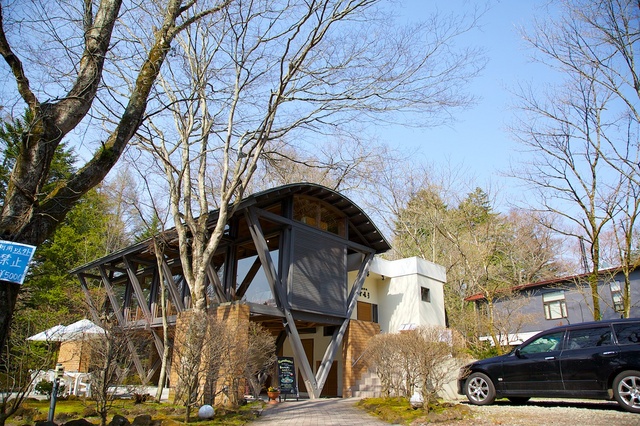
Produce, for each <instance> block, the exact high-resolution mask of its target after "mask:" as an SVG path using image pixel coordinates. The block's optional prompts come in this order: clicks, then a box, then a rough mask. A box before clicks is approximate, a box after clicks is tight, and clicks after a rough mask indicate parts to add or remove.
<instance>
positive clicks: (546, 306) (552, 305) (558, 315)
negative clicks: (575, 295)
mask: <svg viewBox="0 0 640 426" xmlns="http://www.w3.org/2000/svg"><path fill="white" fill-rule="evenodd" d="M542 309H543V311H544V318H545V319H546V320H548V321H553V320H559V319H563V318H568V317H569V312H568V310H567V299H566V297H565V292H564V290H560V291H553V292H549V293H543V294H542Z"/></svg>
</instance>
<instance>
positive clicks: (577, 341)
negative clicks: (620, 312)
mask: <svg viewBox="0 0 640 426" xmlns="http://www.w3.org/2000/svg"><path fill="white" fill-rule="evenodd" d="M610 344H612V339H611V327H608V326H607V327H596V328H585V329H583V330H571V331H570V332H569V339H568V341H567V349H585V348H595V347H598V346H606V345H610Z"/></svg>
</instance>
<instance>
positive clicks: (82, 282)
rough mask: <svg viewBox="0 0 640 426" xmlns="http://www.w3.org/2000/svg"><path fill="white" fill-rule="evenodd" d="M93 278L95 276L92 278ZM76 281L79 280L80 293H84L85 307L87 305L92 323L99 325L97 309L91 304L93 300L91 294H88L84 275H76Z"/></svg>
mask: <svg viewBox="0 0 640 426" xmlns="http://www.w3.org/2000/svg"><path fill="white" fill-rule="evenodd" d="M92 277H95V276H92ZM78 279H80V287H81V288H82V292H83V293H84V298H85V300H86V301H87V305H89V312H90V313H91V318H93V322H94V323H96V324H98V325H100V324H101V323H102V322H101V321H100V314H99V313H98V308H96V305H95V303H93V299H92V298H91V293H90V292H89V286H88V285H87V281H86V279H85V274H82V273H80V274H78Z"/></svg>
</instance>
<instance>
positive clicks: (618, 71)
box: [514, 0, 640, 319]
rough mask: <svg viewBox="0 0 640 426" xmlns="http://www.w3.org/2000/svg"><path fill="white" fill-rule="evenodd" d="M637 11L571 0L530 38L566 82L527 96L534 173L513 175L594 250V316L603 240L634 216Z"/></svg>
mask: <svg viewBox="0 0 640 426" xmlns="http://www.w3.org/2000/svg"><path fill="white" fill-rule="evenodd" d="M638 13H639V9H638V5H637V3H636V2H632V1H627V0H605V1H600V2H588V1H582V0H567V1H565V2H563V3H562V4H561V14H560V15H559V18H558V19H548V20H546V21H544V22H541V23H538V25H537V26H536V29H535V31H534V32H533V33H532V34H530V35H527V36H526V39H527V41H528V42H529V44H530V45H531V46H532V47H533V48H534V49H535V51H536V53H537V54H538V59H540V60H541V61H542V62H544V63H546V64H548V65H549V66H550V67H553V68H556V69H558V70H559V71H561V72H562V75H563V76H564V78H565V82H564V85H563V86H562V87H553V88H551V89H550V90H549V92H548V94H547V95H546V96H540V95H538V94H536V93H534V92H533V91H532V90H530V89H528V90H522V91H521V92H520V95H519V105H518V107H519V108H520V110H521V111H522V115H521V116H520V119H519V121H518V123H517V124H516V125H515V126H514V130H515V134H516V135H517V138H518V140H519V141H520V142H522V143H523V144H524V146H525V147H527V148H528V149H529V150H530V152H531V153H532V154H533V155H532V156H531V157H532V160H531V161H529V162H528V163H527V166H528V167H527V170H526V171H525V172H524V173H522V172H521V171H518V172H517V173H515V172H514V174H515V175H516V176H517V177H519V178H522V179H523V180H524V181H525V182H527V183H529V184H531V187H532V188H534V189H535V191H536V193H537V195H538V201H539V202H540V204H541V206H542V209H544V210H545V211H548V212H552V213H554V214H556V215H558V216H560V217H562V218H564V219H565V220H566V222H567V223H569V224H571V225H570V226H566V225H565V227H563V228H562V229H560V228H555V229H556V230H557V231H559V232H562V233H564V234H565V235H568V236H573V237H576V241H578V239H581V240H584V241H585V242H586V243H587V245H588V250H587V251H588V262H586V265H587V266H586V267H587V269H588V270H589V271H590V272H591V276H590V280H589V285H590V288H591V292H592V297H591V303H590V305H591V307H592V310H593V317H594V319H600V317H601V312H600V311H601V309H600V300H599V297H598V292H597V285H598V269H599V268H600V266H601V265H600V262H601V260H600V252H601V248H600V236H601V235H602V233H603V232H606V231H607V228H608V227H610V226H611V225H613V223H612V221H614V220H617V221H620V220H624V219H623V218H624V217H625V216H628V214H633V213H632V212H633V203H631V204H629V203H621V202H620V200H623V199H625V198H626V195H625V194H624V192H626V191H628V189H629V180H631V182H634V181H636V182H637V177H635V176H633V175H636V176H637V172H638V171H637V167H636V165H635V164H636V163H635V162H636V161H637V157H638V147H637V144H630V143H629V142H630V141H631V140H633V137H631V138H629V136H630V133H629V130H631V129H636V128H637V124H638V123H639V120H638V118H639V117H640V116H639V115H638V111H637V109H636V108H637V101H638V94H639V91H638V88H639V87H640V86H638V84H637V82H638V81H640V80H639V79H638V73H637V70H636V67H635V60H634V59H635V58H634V55H635V52H636V51H637V47H636V46H637V42H638V40H637V36H636V34H637V33H638V19H637V17H638ZM632 134H637V132H636V131H633V132H632ZM625 164H626V165H627V167H626V168H625V170H624V171H622V167H621V165H625ZM631 164H634V166H632V167H630V165H631ZM629 171H631V172H632V173H631V174H629V173H628V172H629ZM623 204H624V205H625V207H624V209H625V210H626V211H627V213H622V212H621V210H620V207H621V206H622V205H623ZM628 208H631V210H628ZM616 218H617V219H616Z"/></svg>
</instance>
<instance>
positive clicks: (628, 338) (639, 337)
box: [613, 322, 640, 345]
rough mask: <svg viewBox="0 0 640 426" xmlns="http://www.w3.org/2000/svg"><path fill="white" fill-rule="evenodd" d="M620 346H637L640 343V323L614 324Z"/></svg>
mask: <svg viewBox="0 0 640 426" xmlns="http://www.w3.org/2000/svg"><path fill="white" fill-rule="evenodd" d="M613 329H614V330H615V332H616V336H618V344H619V345H637V344H638V343H640V322H629V323H624V324H613Z"/></svg>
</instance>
